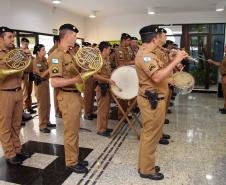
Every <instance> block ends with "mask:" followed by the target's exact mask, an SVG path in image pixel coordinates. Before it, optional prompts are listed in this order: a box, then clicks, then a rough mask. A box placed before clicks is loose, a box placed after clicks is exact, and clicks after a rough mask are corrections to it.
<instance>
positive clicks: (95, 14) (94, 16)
mask: <svg viewBox="0 0 226 185" xmlns="http://www.w3.org/2000/svg"><path fill="white" fill-rule="evenodd" d="M96 16H97V11H92V13H91V14H90V15H89V18H96Z"/></svg>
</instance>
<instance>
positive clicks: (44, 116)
mask: <svg viewBox="0 0 226 185" xmlns="http://www.w3.org/2000/svg"><path fill="white" fill-rule="evenodd" d="M35 96H36V99H37V102H38V117H39V128H40V129H42V128H46V127H47V124H48V123H50V121H49V116H50V93H49V80H45V81H42V83H41V84H39V85H38V86H35Z"/></svg>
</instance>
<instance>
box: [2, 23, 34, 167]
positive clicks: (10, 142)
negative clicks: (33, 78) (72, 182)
mask: <svg viewBox="0 0 226 185" xmlns="http://www.w3.org/2000/svg"><path fill="white" fill-rule="evenodd" d="M13 43H14V34H13V30H11V29H10V28H7V27H0V70H7V69H8V67H7V65H6V64H5V61H4V57H5V56H6V55H7V53H8V52H9V51H10V50H11V49H12V48H13V47H14V45H13ZM0 76H1V75H0ZM21 76H22V74H21V72H19V73H15V74H10V75H8V76H6V77H5V78H0V102H1V109H0V141H1V145H2V148H3V151H4V155H5V158H6V160H7V162H8V163H10V164H13V165H20V164H22V162H23V160H24V159H26V158H28V157H30V155H29V154H27V153H25V152H22V151H21V143H20V137H19V135H20V128H21V118H22V117H21V115H22V112H23V94H22V91H21ZM3 106H4V107H3Z"/></svg>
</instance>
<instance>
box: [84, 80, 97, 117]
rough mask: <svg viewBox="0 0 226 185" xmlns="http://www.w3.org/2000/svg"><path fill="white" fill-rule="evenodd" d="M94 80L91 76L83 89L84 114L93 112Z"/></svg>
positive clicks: (89, 114)
mask: <svg viewBox="0 0 226 185" xmlns="http://www.w3.org/2000/svg"><path fill="white" fill-rule="evenodd" d="M94 91H95V80H94V79H93V78H92V77H91V78H89V79H88V80H87V81H86V83H85V91H84V100H83V102H84V111H85V115H86V116H91V115H92V114H93V104H94V97H95V92H94Z"/></svg>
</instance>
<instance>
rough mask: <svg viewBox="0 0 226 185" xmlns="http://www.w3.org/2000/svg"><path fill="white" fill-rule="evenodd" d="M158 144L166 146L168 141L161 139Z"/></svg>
mask: <svg viewBox="0 0 226 185" xmlns="http://www.w3.org/2000/svg"><path fill="white" fill-rule="evenodd" d="M159 144H161V145H168V144H169V141H168V140H167V139H163V138H161V139H160V140H159Z"/></svg>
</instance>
